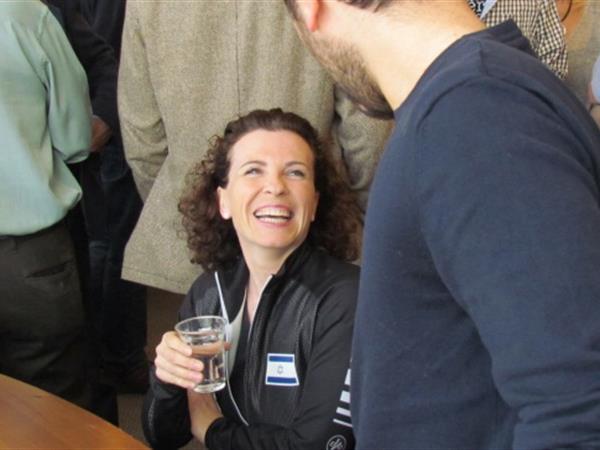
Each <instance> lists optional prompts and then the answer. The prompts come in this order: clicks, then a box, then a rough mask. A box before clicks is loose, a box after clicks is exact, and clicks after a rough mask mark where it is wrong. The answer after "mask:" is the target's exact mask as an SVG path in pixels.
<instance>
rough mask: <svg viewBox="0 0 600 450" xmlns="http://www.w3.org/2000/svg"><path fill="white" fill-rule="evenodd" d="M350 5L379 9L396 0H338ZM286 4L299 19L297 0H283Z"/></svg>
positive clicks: (295, 17)
mask: <svg viewBox="0 0 600 450" xmlns="http://www.w3.org/2000/svg"><path fill="white" fill-rule="evenodd" d="M338 1H341V2H344V3H346V4H348V5H352V6H356V7H357V8H361V9H373V11H377V10H379V9H381V8H384V7H386V6H387V5H388V4H390V3H392V2H393V1H395V0H338ZM283 2H284V3H285V5H286V6H287V7H288V9H289V10H290V12H291V13H292V16H293V17H294V19H298V10H297V9H296V8H297V7H296V0H283Z"/></svg>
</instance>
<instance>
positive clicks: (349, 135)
mask: <svg viewBox="0 0 600 450" xmlns="http://www.w3.org/2000/svg"><path fill="white" fill-rule="evenodd" d="M335 110H336V116H337V117H336V121H335V123H334V132H335V137H336V139H337V141H338V143H339V145H340V147H341V152H342V160H343V163H344V166H345V169H346V172H347V175H348V181H349V184H350V188H351V189H352V190H353V191H354V192H355V193H356V195H357V197H358V200H359V203H360V207H361V209H362V210H363V211H365V210H366V205H367V198H368V193H369V188H370V186H371V182H372V181H373V176H374V174H375V168H376V167H377V163H378V162H379V158H380V156H381V153H382V152H383V148H384V146H385V142H386V140H387V138H388V137H389V135H390V132H391V130H392V126H393V122H392V121H384V120H376V119H372V118H370V117H367V116H366V115H365V114H364V113H362V112H361V111H360V110H359V109H358V108H357V107H356V105H355V104H354V103H353V102H352V101H351V100H350V99H349V98H348V96H347V95H346V94H344V92H342V90H341V89H340V88H339V87H336V89H335Z"/></svg>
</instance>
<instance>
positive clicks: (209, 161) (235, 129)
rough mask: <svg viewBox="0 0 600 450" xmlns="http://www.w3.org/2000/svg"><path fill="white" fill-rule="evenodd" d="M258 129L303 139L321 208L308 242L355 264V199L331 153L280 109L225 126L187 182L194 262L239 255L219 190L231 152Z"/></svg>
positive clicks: (183, 202)
mask: <svg viewBox="0 0 600 450" xmlns="http://www.w3.org/2000/svg"><path fill="white" fill-rule="evenodd" d="M255 130H268V131H279V130H286V131H291V132H293V133H296V134H297V135H299V136H300V137H302V138H303V139H304V140H305V141H306V143H307V144H308V145H309V147H310V148H311V150H312V151H313V153H314V158H315V188H316V190H317V192H319V204H318V207H317V212H316V215H315V220H314V222H312V224H311V226H310V229H309V232H308V236H307V240H309V242H311V243H312V244H313V245H315V246H317V247H320V248H323V249H324V250H326V251H327V252H329V253H330V254H331V255H333V256H335V257H337V258H340V259H343V260H345V261H354V260H356V259H357V258H358V256H359V253H360V240H361V234H362V213H361V210H360V208H359V207H358V203H357V201H356V198H355V195H354V194H353V193H352V192H351V191H350V189H349V187H348V184H347V183H346V181H345V179H344V178H343V177H342V176H341V175H340V172H339V171H338V169H337V167H336V164H335V163H334V162H333V160H332V158H331V156H330V155H329V153H328V152H326V151H324V149H323V146H322V144H321V141H320V140H319V138H318V134H317V131H316V130H315V129H314V128H313V127H312V125H311V124H310V123H309V122H308V121H307V120H306V119H303V118H302V117H300V116H298V115H296V114H294V113H290V112H284V111H282V110H281V109H279V108H276V109H271V110H268V111H267V110H255V111H252V112H250V113H248V114H246V115H244V116H241V117H239V118H237V119H236V120H233V121H231V122H229V123H228V124H227V126H226V127H225V132H224V133H223V136H214V137H213V138H212V139H211V141H210V147H209V149H208V151H207V153H206V155H205V156H204V158H203V159H202V160H201V161H200V162H199V163H198V164H196V165H195V166H194V167H193V168H192V170H191V171H190V172H189V173H188V175H187V177H186V188H185V191H184V194H183V196H182V197H181V199H180V201H179V205H178V206H179V211H180V212H181V214H183V220H182V223H183V227H184V229H185V231H186V233H187V243H188V247H189V248H190V250H192V253H193V257H192V262H193V263H197V264H200V265H201V266H202V267H203V268H204V270H215V269H219V268H224V267H228V266H230V265H231V264H232V263H234V262H235V261H236V260H237V259H238V258H239V257H240V256H241V255H242V252H241V248H240V244H239V241H238V238H237V234H236V231H235V229H234V228H233V224H232V221H231V220H225V219H223V218H222V217H221V214H220V212H219V202H218V197H217V188H218V187H226V186H227V183H228V182H229V180H228V175H229V166H230V158H229V153H230V151H231V148H232V147H233V146H234V144H235V143H236V142H237V141H239V140H240V139H241V138H242V137H243V136H244V135H246V134H247V133H249V132H251V131H255Z"/></svg>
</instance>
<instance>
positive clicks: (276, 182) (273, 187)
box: [265, 175, 287, 195]
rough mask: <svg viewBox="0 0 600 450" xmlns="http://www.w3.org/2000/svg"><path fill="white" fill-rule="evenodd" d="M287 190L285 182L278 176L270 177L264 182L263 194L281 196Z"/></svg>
mask: <svg viewBox="0 0 600 450" xmlns="http://www.w3.org/2000/svg"><path fill="white" fill-rule="evenodd" d="M286 190H287V188H286V185H285V180H284V179H283V178H282V177H281V176H280V175H270V176H268V177H267V179H266V181H265V192H268V193H269V194H272V195H281V194H283V193H285V192H286Z"/></svg>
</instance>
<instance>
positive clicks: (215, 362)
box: [188, 330, 225, 393]
mask: <svg viewBox="0 0 600 450" xmlns="http://www.w3.org/2000/svg"><path fill="white" fill-rule="evenodd" d="M188 338H189V336H188ZM188 343H189V344H191V346H192V356H193V357H194V358H196V359H197V360H199V361H202V363H203V364H204V369H203V370H202V376H203V380H202V381H201V382H200V383H198V384H197V385H196V387H194V391H195V392H200V393H208V392H215V391H219V390H221V389H223V388H224V387H225V367H224V366H223V354H224V347H223V345H224V342H223V334H222V333H216V332H215V331H214V330H206V331H204V330H200V331H198V332H196V333H193V337H191V339H189V342H188Z"/></svg>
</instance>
